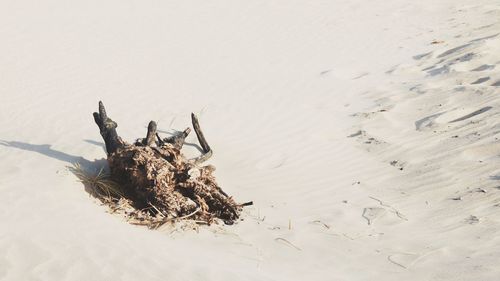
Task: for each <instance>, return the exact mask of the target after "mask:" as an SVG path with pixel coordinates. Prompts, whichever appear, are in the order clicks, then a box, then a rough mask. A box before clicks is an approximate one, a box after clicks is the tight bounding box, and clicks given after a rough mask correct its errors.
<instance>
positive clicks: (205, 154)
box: [191, 113, 213, 164]
mask: <svg viewBox="0 0 500 281" xmlns="http://www.w3.org/2000/svg"><path fill="white" fill-rule="evenodd" d="M191 121H192V123H193V128H194V132H195V133H196V136H197V137H198V142H199V143H200V145H201V148H202V149H203V154H202V155H201V156H199V157H197V158H195V159H193V162H194V164H200V163H203V162H205V161H207V160H208V159H209V158H210V157H212V154H213V151H212V149H211V148H210V146H209V145H208V142H207V140H206V139H205V136H204V135H203V132H202V131H201V128H200V122H199V121H198V117H196V115H194V113H191Z"/></svg>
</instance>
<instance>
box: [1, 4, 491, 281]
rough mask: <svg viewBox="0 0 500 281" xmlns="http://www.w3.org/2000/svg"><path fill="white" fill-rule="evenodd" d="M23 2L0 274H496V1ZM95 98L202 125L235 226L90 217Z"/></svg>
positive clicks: (99, 209)
mask: <svg viewBox="0 0 500 281" xmlns="http://www.w3.org/2000/svg"><path fill="white" fill-rule="evenodd" d="M21 2H22V3H21ZM30 2H31V3H28V2H26V1H1V2H0V38H2V40H1V44H0V54H1V56H0V97H1V100H0V140H1V142H0V144H1V145H0V159H1V162H0V221H1V229H0V279H1V280H169V281H171V280H348V281H352V280H410V281H411V280H454V281H455V280H481V281H485V280H492V281H493V280H499V278H500V277H499V276H500V266H499V262H500V190H499V186H500V182H499V181H500V168H499V167H500V166H499V163H500V158H499V155H500V143H499V142H498V133H499V132H500V125H499V124H498V118H499V114H500V110H499V108H500V97H499V95H500V82H499V81H500V35H499V36H496V35H497V34H499V33H500V22H499V19H500V3H498V0H474V1H472V0H443V1H435V0H421V1H408V0H387V1H362V0H335V1H194V0H193V1H30ZM42 2H43V4H42ZM70 2H71V3H70ZM432 42H434V43H435V44H432ZM422 54H426V55H422ZM487 78H489V79H488V80H487ZM485 80H487V81H485ZM474 82H476V84H474ZM480 82H481V83H480ZM495 83H496V85H497V86H494V85H495ZM98 100H103V101H104V103H105V104H106V106H107V109H108V113H109V115H110V116H111V117H112V118H113V119H114V120H116V121H117V122H118V124H119V127H118V132H119V134H120V135H122V136H123V137H124V138H125V139H127V140H133V139H134V138H136V137H139V136H142V135H144V133H145V130H146V129H145V126H146V124H147V122H148V121H149V120H151V119H153V120H157V121H158V123H159V127H160V128H161V129H162V130H169V129H170V128H176V129H183V128H185V127H186V126H187V125H189V113H190V112H191V111H194V112H197V113H199V114H200V122H201V125H202V127H203V129H204V131H205V134H206V137H207V139H208V141H209V143H210V144H211V146H212V147H213V149H214V151H215V156H214V158H213V159H212V160H211V163H212V164H214V165H215V166H216V167H217V172H216V176H217V178H218V181H219V183H220V184H221V185H222V186H223V188H224V189H225V190H226V191H227V192H228V193H230V194H231V195H234V196H235V198H236V199H237V200H239V201H240V202H245V201H249V200H253V201H254V202H255V206H253V207H249V208H247V209H246V211H245V213H244V216H243V217H244V221H242V222H240V223H238V224H237V225H234V226H228V227H224V226H212V227H209V228H207V227H203V228H201V229H200V232H199V233H196V232H194V231H187V232H173V233H170V232H171V229H162V230H160V231H151V230H147V229H145V228H143V227H137V226H132V225H129V224H127V223H125V222H123V221H122V219H121V218H120V217H117V216H114V215H111V214H108V213H106V208H105V207H103V206H100V205H99V204H98V203H97V202H96V201H95V200H93V199H91V198H89V195H88V194H87V193H86V192H85V191H84V188H83V186H82V185H81V184H80V183H78V182H77V180H76V177H75V176H74V175H73V174H71V173H70V172H69V171H68V170H67V168H66V166H68V165H70V164H71V163H75V162H81V163H82V164H83V165H92V166H94V167H100V166H101V165H103V163H105V161H104V160H103V158H104V157H105V153H104V151H103V147H102V140H101V138H100V135H99V132H98V130H97V126H96V125H95V124H94V122H93V119H92V116H91V113H92V112H93V111H95V110H96V107H97V101H98ZM478 110H479V111H478ZM471 113H473V114H471ZM348 136H351V137H348ZM189 140H190V142H195V138H194V136H191V138H190V139H189ZM186 154H187V155H189V156H194V155H196V150H195V149H193V148H192V147H187V150H186ZM401 169H402V170H401ZM289 224H290V225H291V229H289ZM287 241H288V242H287ZM289 243H291V244H289Z"/></svg>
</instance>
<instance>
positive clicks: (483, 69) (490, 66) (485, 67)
mask: <svg viewBox="0 0 500 281" xmlns="http://www.w3.org/2000/svg"><path fill="white" fill-rule="evenodd" d="M493 68H495V65H493V64H483V65H481V66H478V67H476V68H474V69H473V70H471V71H485V70H491V69H493Z"/></svg>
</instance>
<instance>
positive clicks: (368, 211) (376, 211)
mask: <svg viewBox="0 0 500 281" xmlns="http://www.w3.org/2000/svg"><path fill="white" fill-rule="evenodd" d="M385 213H386V210H385V209H384V208H379V207H370V208H365V209H364V210H363V214H362V216H363V218H365V219H366V220H367V222H368V225H372V224H373V222H374V221H375V220H376V219H377V218H379V217H381V216H383V215H384V214H385Z"/></svg>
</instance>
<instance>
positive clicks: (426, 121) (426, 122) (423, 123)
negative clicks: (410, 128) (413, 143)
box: [415, 112, 445, 131]
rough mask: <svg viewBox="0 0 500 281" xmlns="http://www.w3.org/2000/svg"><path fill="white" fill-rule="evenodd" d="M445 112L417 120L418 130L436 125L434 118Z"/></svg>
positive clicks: (416, 127) (416, 126)
mask: <svg viewBox="0 0 500 281" xmlns="http://www.w3.org/2000/svg"><path fill="white" fill-rule="evenodd" d="M444 113H445V112H441V113H436V114H433V115H430V116H427V117H424V118H422V119H419V120H417V121H415V129H416V130H417V131H423V130H424V129H426V128H432V126H433V125H434V120H436V119H437V118H438V117H439V116H441V115H443V114H444Z"/></svg>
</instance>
